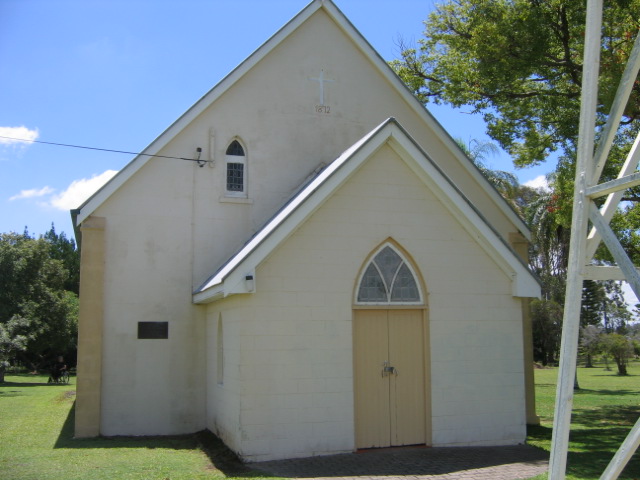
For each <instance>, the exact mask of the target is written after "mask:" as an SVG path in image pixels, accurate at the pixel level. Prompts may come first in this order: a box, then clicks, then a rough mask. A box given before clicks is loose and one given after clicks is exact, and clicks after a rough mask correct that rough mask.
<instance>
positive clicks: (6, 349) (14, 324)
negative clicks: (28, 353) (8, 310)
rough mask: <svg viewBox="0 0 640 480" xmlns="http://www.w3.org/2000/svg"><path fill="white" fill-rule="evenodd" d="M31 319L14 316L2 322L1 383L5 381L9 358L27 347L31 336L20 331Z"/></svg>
mask: <svg viewBox="0 0 640 480" xmlns="http://www.w3.org/2000/svg"><path fill="white" fill-rule="evenodd" d="M29 323H30V322H29V321H28V320H27V319H24V318H20V317H12V318H11V319H9V321H8V322H6V323H0V383H3V382H4V372H5V370H6V368H7V367H8V366H9V360H10V359H11V358H12V357H13V356H14V355H15V354H16V353H17V352H21V351H24V350H26V349H27V341H28V340H29V336H28V335H25V334H21V333H19V332H21V331H24V330H26V329H27V328H28V327H29Z"/></svg>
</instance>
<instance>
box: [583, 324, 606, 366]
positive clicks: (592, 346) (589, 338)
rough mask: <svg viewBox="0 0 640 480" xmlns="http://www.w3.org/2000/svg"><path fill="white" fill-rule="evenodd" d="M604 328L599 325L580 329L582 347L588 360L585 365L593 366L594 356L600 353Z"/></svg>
mask: <svg viewBox="0 0 640 480" xmlns="http://www.w3.org/2000/svg"><path fill="white" fill-rule="evenodd" d="M601 336H602V330H601V329H600V327H598V326H597V325H587V326H586V327H582V328H581V329H580V347H581V349H582V353H583V354H584V355H585V357H586V359H587V361H586V365H585V367H587V368H593V357H594V356H595V355H597V354H598V353H600V349H601Z"/></svg>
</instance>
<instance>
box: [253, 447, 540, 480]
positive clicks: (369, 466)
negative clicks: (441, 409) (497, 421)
mask: <svg viewBox="0 0 640 480" xmlns="http://www.w3.org/2000/svg"><path fill="white" fill-rule="evenodd" d="M547 460H548V457H547V454H546V453H545V452H543V451H541V450H538V449H536V448H533V447H529V446H526V445H518V446H509V447H457V448H419V447H407V448H391V449H380V450H368V451H364V452H359V453H345V454H342V455H330V456H321V457H311V458H301V459H291V460H275V461H270V462H260V463H253V464H250V467H251V468H253V469H256V470H262V471H264V472H267V473H269V474H271V475H275V476H279V477H288V478H321V479H329V480H336V479H337V478H340V479H355V478H357V479H358V480H362V479H363V478H365V479H366V478H371V479H376V480H380V479H402V480H406V479H407V477H408V478H409V479H411V480H516V479H524V478H529V477H533V476H535V475H539V474H541V473H544V472H546V471H547Z"/></svg>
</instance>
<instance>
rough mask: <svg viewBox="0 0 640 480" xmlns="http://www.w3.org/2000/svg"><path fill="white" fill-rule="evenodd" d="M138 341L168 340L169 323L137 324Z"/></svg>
mask: <svg viewBox="0 0 640 480" xmlns="http://www.w3.org/2000/svg"><path fill="white" fill-rule="evenodd" d="M138 338H139V339H156V340H158V339H160V340H162V339H166V338H169V322H138Z"/></svg>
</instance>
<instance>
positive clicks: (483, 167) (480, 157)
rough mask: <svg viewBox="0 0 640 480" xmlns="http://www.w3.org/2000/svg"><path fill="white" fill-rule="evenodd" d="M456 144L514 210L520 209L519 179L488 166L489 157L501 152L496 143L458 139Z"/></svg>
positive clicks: (509, 173) (510, 173)
mask: <svg viewBox="0 0 640 480" xmlns="http://www.w3.org/2000/svg"><path fill="white" fill-rule="evenodd" d="M455 140H456V143H457V144H458V146H459V147H460V148H461V150H462V151H463V152H464V153H465V154H466V155H467V157H469V159H470V160H471V161H472V162H473V163H474V164H475V166H476V167H478V170H480V171H481V172H482V174H483V175H484V176H485V178H486V179H487V180H489V183H491V184H492V185H493V186H494V187H495V189H496V190H498V192H499V193H500V195H502V197H503V198H504V199H505V200H506V201H507V202H509V203H510V204H511V205H512V206H513V207H514V208H518V205H517V202H516V198H517V196H518V192H519V189H520V183H519V182H518V177H516V176H515V175H514V174H513V173H512V172H507V171H504V170H493V169H491V168H489V167H488V166H487V157H488V156H490V155H496V154H497V153H498V151H499V149H498V147H497V146H496V144H495V143H491V142H480V141H478V140H476V139H471V140H470V141H469V143H468V144H467V143H465V142H464V140H462V139H460V138H456V139H455Z"/></svg>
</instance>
